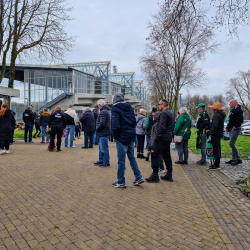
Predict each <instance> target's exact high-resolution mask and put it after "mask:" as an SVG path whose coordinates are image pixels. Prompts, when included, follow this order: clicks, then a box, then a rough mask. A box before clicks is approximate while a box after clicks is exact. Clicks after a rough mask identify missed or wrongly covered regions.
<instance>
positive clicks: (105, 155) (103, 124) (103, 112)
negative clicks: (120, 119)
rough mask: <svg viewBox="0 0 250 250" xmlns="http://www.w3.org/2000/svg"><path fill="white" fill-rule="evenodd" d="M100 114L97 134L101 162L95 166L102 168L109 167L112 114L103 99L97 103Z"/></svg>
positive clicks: (97, 121) (97, 122)
mask: <svg viewBox="0 0 250 250" xmlns="http://www.w3.org/2000/svg"><path fill="white" fill-rule="evenodd" d="M97 105H98V108H99V109H100V114H99V115H98V117H97V120H96V132H97V135H98V136H99V161H97V162H95V163H94V165H99V166H100V167H109V166H110V162H109V147H108V141H109V136H110V134H111V112H110V107H109V106H108V105H106V103H105V101H104V100H103V99H100V100H98V101H97Z"/></svg>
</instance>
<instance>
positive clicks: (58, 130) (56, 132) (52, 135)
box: [50, 127, 63, 149]
mask: <svg viewBox="0 0 250 250" xmlns="http://www.w3.org/2000/svg"><path fill="white" fill-rule="evenodd" d="M62 132H63V129H62V128H58V127H55V128H53V127H52V128H51V132H50V149H53V148H54V140H55V137H56V135H57V142H56V147H57V149H60V148H61V143H62Z"/></svg>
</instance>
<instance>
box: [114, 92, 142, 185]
mask: <svg viewBox="0 0 250 250" xmlns="http://www.w3.org/2000/svg"><path fill="white" fill-rule="evenodd" d="M124 101H125V98H124V95H123V94H122V93H116V94H115V95H114V98H113V105H114V106H113V108H112V132H113V136H114V138H115V140H116V149H117V158H118V169H117V179H118V181H117V182H115V183H113V184H112V186H113V187H117V188H126V183H125V176H124V174H125V169H126V167H125V161H126V155H127V156H128V159H129V162H130V166H131V168H132V170H133V172H134V175H135V181H134V183H133V184H134V185H135V186H137V185H139V184H142V183H143V182H144V180H143V178H142V176H141V172H140V170H139V168H138V164H137V162H136V159H135V156H134V141H135V136H136V134H135V127H136V120H135V116H134V109H133V108H132V107H131V105H130V103H129V102H126V103H125V102H124Z"/></svg>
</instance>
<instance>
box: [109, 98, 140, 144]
mask: <svg viewBox="0 0 250 250" xmlns="http://www.w3.org/2000/svg"><path fill="white" fill-rule="evenodd" d="M135 127H136V119H135V113H134V109H133V108H132V106H131V105H130V103H129V102H126V103H122V102H120V103H117V104H115V105H114V106H113V108H112V132H113V136H114V138H115V140H117V141H119V142H120V143H122V144H123V145H125V146H128V145H130V143H131V142H132V141H135V136H136V134H135Z"/></svg>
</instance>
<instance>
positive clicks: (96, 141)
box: [93, 108, 99, 145]
mask: <svg viewBox="0 0 250 250" xmlns="http://www.w3.org/2000/svg"><path fill="white" fill-rule="evenodd" d="M93 113H94V118H95V133H94V143H95V145H98V143H99V137H98V135H97V132H96V121H97V117H98V114H99V109H98V108H95V109H94V110H93Z"/></svg>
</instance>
